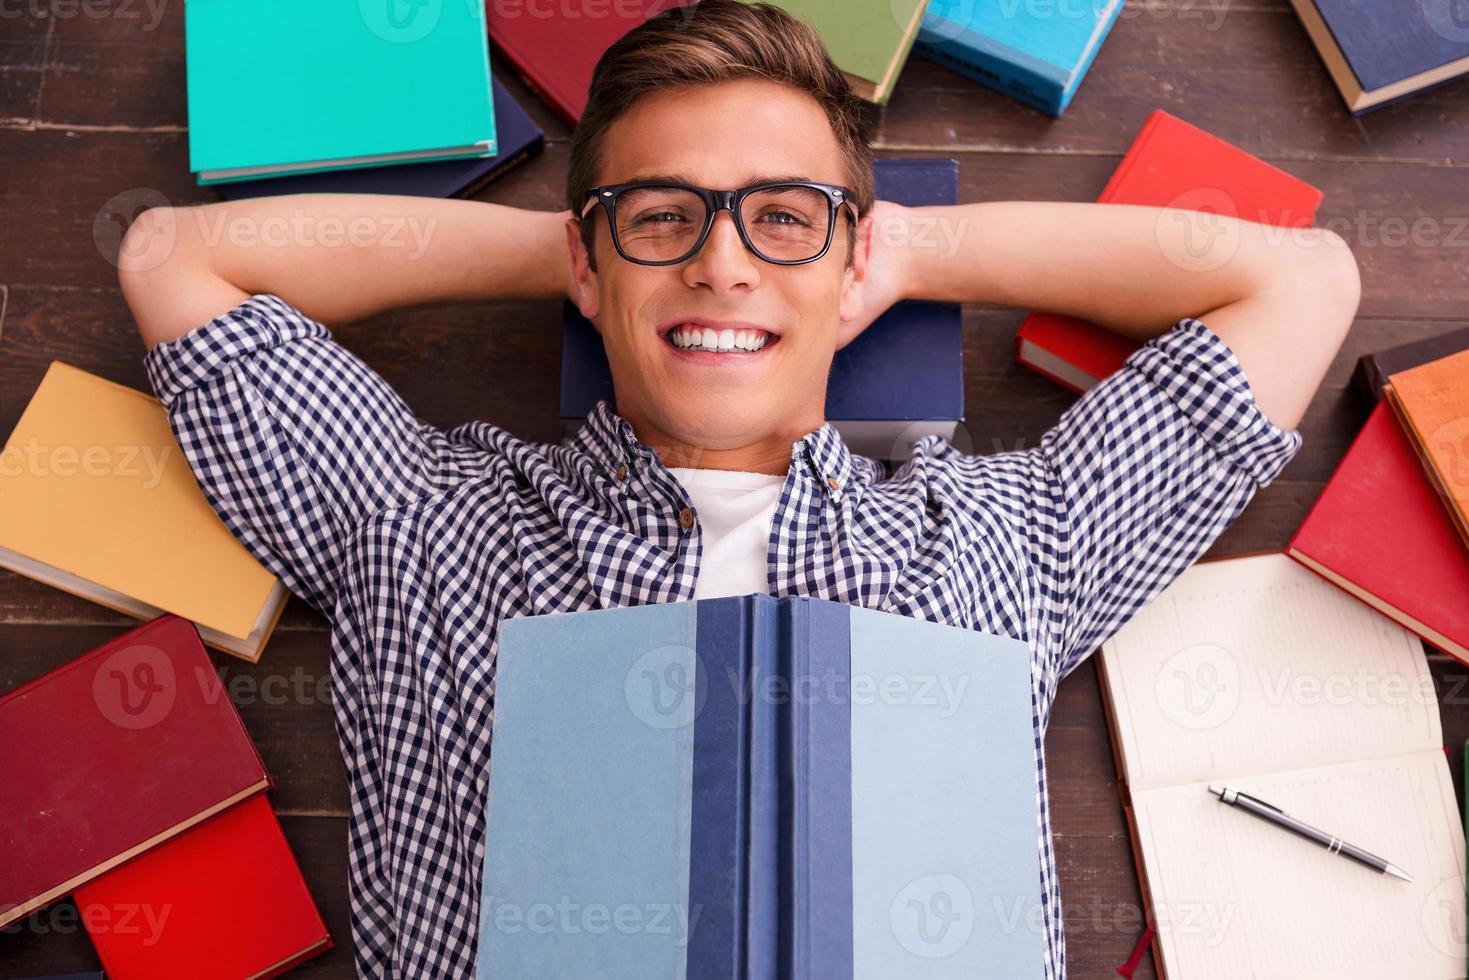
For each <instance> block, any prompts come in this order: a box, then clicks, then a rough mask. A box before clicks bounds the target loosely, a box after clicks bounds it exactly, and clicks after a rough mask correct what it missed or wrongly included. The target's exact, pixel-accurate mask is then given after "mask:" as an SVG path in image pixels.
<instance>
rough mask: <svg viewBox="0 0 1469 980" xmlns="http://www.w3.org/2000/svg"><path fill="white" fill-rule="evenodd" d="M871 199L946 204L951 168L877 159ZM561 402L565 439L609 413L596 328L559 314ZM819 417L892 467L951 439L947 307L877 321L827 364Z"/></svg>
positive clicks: (955, 411)
mask: <svg viewBox="0 0 1469 980" xmlns="http://www.w3.org/2000/svg"><path fill="white" fill-rule="evenodd" d="M873 175H874V177H875V179H876V182H877V196H878V197H879V198H881V199H884V200H889V201H894V202H896V203H898V204H902V205H906V206H909V207H918V206H921V205H927V204H956V203H958V198H959V164H958V161H956V160H917V159H883V160H878V161H876V163H875V164H874V166H873ZM562 311H563V315H562V330H561V400H560V406H559V408H558V415H559V417H560V419H561V423H562V431H563V433H564V434H566V435H571V434H573V433H575V432H576V430H577V428H579V427H580V425H581V424H582V422H583V421H584V420H585V419H586V416H587V413H588V412H590V411H591V410H592V408H594V407H595V406H596V404H597V402H598V401H599V400H601V399H606V400H607V402H608V404H609V405H614V406H615V404H616V398H615V396H614V392H613V388H612V372H611V369H610V368H609V367H608V365H607V352H606V349H605V348H604V347H603V346H602V337H601V334H599V333H597V328H596V327H595V326H593V325H592V323H591V322H590V321H589V320H587V319H586V318H585V317H583V316H582V315H581V313H580V312H579V311H578V310H577V308H576V307H575V306H574V305H573V304H571V303H570V302H567V303H565V304H563V307H562ZM826 417H827V418H828V419H829V420H831V422H832V424H833V425H835V426H836V428H837V429H838V431H840V432H841V434H842V438H843V439H844V441H846V442H847V444H848V448H849V449H851V450H852V451H853V452H856V453H860V454H862V455H865V456H872V457H874V458H876V459H902V458H905V457H906V455H907V448H906V447H909V446H911V445H912V443H913V442H916V441H917V440H918V439H920V438H922V437H924V436H926V435H929V434H931V433H937V434H938V435H941V436H943V437H944V438H946V439H947V438H952V437H953V435H954V432H955V431H956V428H957V425H958V422H959V421H961V420H962V419H963V418H964V342H963V330H962V318H961V314H960V307H959V304H957V303H930V302H920V301H906V302H902V303H897V304H895V305H894V306H893V307H892V308H891V309H889V310H888V311H887V312H886V313H884V314H883V315H882V316H880V317H878V318H877V320H875V321H874V322H873V323H872V324H871V325H870V326H869V327H868V328H867V329H866V330H864V331H862V333H860V334H858V335H857V337H856V338H855V339H853V340H852V342H851V343H849V344H847V346H845V347H843V348H842V349H840V350H838V351H837V352H836V354H835V356H834V357H833V358H832V365H831V373H830V374H829V375H828V378H827V388H826Z"/></svg>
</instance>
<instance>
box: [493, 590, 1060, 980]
mask: <svg viewBox="0 0 1469 980" xmlns="http://www.w3.org/2000/svg"><path fill="white" fill-rule="evenodd" d="M1030 662H1031V655H1030V650H1029V647H1028V646H1027V644H1025V643H1024V642H1022V641H1020V640H1016V639H1011V638H1008V637H1000V636H992V635H989V634H985V633H980V632H976V631H972V630H965V629H960V628H957V627H952V626H946V625H942V624H939V623H932V622H927V621H923V620H917V619H910V618H907V617H904V616H899V615H895V614H892V613H886V612H879V611H876V610H871V609H865V608H861V607H857V606H850V605H846V604H843V603H837V602H831V601H828V600H824V599H815V598H808V597H795V596H793V597H785V598H780V599H776V598H773V597H771V596H768V595H746V596H731V597H727V598H718V599H703V600H698V601H687V602H675V603H666V604H658V605H647V606H633V607H625V608H619V609H602V610H589V611H585V612H573V613H557V614H550V615H545V616H531V617H522V618H518V619H512V620H509V621H507V622H505V623H503V624H502V627H501V637H500V646H499V658H498V666H497V674H496V695H495V727H494V736H493V743H492V748H491V762H490V773H489V804H488V809H487V814H486V824H485V851H484V864H483V881H482V898H481V905H480V933H479V937H478V969H477V977H478V978H479V980H490V978H493V980H523V978H525V977H598V978H602V980H619V978H628V980H643V978H646V977H660V978H664V980H892V978H895V977H903V978H908V980H939V978H960V977H1005V978H1006V980H1030V978H1039V977H1042V976H1043V975H1044V935H1043V931H1042V930H1041V929H1040V928H1039V927H1036V926H1035V925H1034V923H1037V922H1039V921H1041V919H1040V916H1041V908H1042V907H1041V900H1042V899H1041V894H1040V845H1039V833H1038V829H1037V828H1038V827H1039V813H1038V801H1037V793H1036V753H1037V752H1038V751H1039V749H1038V746H1037V745H1036V743H1035V739H1034V737H1033V734H1032V721H1031V673H1030Z"/></svg>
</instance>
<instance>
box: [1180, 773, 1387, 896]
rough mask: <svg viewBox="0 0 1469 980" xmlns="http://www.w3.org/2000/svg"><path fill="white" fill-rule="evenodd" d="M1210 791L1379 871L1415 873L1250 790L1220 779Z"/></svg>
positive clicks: (1210, 786)
mask: <svg viewBox="0 0 1469 980" xmlns="http://www.w3.org/2000/svg"><path fill="white" fill-rule="evenodd" d="M1209 792H1211V793H1213V794H1214V795H1215V796H1217V797H1219V802H1220V803H1228V804H1229V805H1230V806H1233V807H1238V808H1239V809H1241V810H1245V811H1247V812H1249V813H1252V814H1254V815H1255V816H1257V817H1259V818H1261V819H1262V820H1268V821H1270V822H1271V823H1273V824H1275V825H1276V826H1277V827H1284V828H1285V829H1286V830H1289V831H1292V832H1294V833H1297V834H1300V835H1301V836H1302V837H1305V838H1307V839H1308V840H1313V841H1315V842H1316V843H1318V844H1321V845H1322V846H1324V847H1325V848H1326V850H1327V853H1330V854H1340V855H1342V856H1343V857H1349V858H1351V859H1352V860H1353V861H1357V862H1359V863H1361V864H1365V865H1367V867H1369V868H1371V869H1372V870H1373V871H1380V872H1382V873H1383V874H1387V875H1394V876H1396V877H1398V878H1401V879H1403V880H1404V881H1412V880H1413V878H1412V876H1411V875H1409V874H1408V872H1406V871H1404V870H1403V869H1402V868H1400V867H1398V866H1397V865H1395V864H1390V863H1389V862H1387V861H1384V860H1383V859H1382V858H1380V857H1378V856H1377V855H1375V854H1368V853H1367V852H1366V851H1364V850H1362V849H1361V848H1360V847H1353V846H1352V845H1351V844H1348V843H1347V842H1346V841H1344V840H1342V839H1341V838H1340V837H1333V836H1332V835H1331V834H1327V833H1323V832H1322V831H1319V830H1317V829H1316V828H1315V827H1312V826H1311V825H1310V824H1304V823H1301V822H1300V821H1299V820H1297V819H1296V818H1295V817H1293V816H1291V815H1290V814H1288V813H1286V812H1285V811H1284V810H1282V809H1281V808H1280V807H1278V806H1271V805H1270V804H1269V803H1266V802H1265V801H1264V800H1260V799H1256V798H1255V797H1253V796H1250V795H1249V794H1247V793H1241V792H1240V791H1239V790H1237V789H1235V788H1234V787H1233V786H1220V785H1219V784H1217V783H1210V784H1209Z"/></svg>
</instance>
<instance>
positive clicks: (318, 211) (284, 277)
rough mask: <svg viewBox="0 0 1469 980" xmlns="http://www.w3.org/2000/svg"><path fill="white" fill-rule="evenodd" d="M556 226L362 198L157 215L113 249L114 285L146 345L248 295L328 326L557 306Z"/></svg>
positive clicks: (291, 198)
mask: <svg viewBox="0 0 1469 980" xmlns="http://www.w3.org/2000/svg"><path fill="white" fill-rule="evenodd" d="M565 218H566V214H565V213H564V212H563V213H557V212H541V211H526V210H521V209H518V208H510V207H504V206H501V205H495V204H485V203H481V202H475V201H458V200H437V199H432V198H416V197H397V196H389V195H372V194H298V195H287V196H283V197H271V198H257V199H253V200H246V201H232V202H222V203H219V204H206V205H200V206H196V207H188V208H155V209H153V210H151V211H147V212H144V213H143V214H142V215H141V216H139V218H138V220H137V221H135V222H134V224H133V226H132V228H130V229H129V231H128V234H127V236H126V238H125V239H124V241H123V246H122V250H121V254H120V255H119V261H118V271H119V281H120V283H121V285H122V290H123V294H124V295H125V297H126V298H127V301H128V305H129V307H130V308H131V309H132V312H133V315H134V317H135V318H136V319H137V321H138V329H139V331H140V332H141V333H142V335H143V339H144V342H145V343H146V344H147V345H148V346H149V347H152V346H153V345H154V344H156V343H160V342H163V341H168V340H173V339H176V338H177V337H179V336H182V335H183V334H184V333H186V332H188V331H189V330H190V329H192V328H193V327H195V326H198V325H199V324H202V323H205V322H207V321H208V320H210V319H211V318H213V317H215V316H217V315H219V314H220V313H224V312H226V311H228V310H229V309H231V308H233V307H234V306H236V305H238V303H239V302H240V301H242V300H243V299H245V298H246V297H247V296H249V295H251V294H252V293H258V292H270V293H275V294H276V295H278V296H280V297H281V298H282V299H285V300H286V301H287V302H289V303H291V304H292V305H294V306H296V307H297V308H299V309H300V310H301V311H302V312H304V313H306V314H307V315H308V316H310V317H312V318H314V319H317V320H321V321H323V322H326V323H329V324H330V323H338V322H344V321H350V320H355V319H359V318H361V317H364V316H368V315H371V314H373V313H377V312H380V311H382V310H386V309H390V308H394V307H400V306H411V305H414V304H417V303H428V302H437V301H446V300H477V299H516V298H554V297H557V296H563V295H565V290H566V286H565V284H566V280H567V276H568V272H567V267H568V254H567V247H566V239H565V231H564V228H563V223H564V221H565Z"/></svg>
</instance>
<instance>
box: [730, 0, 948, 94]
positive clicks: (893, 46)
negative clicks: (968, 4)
mask: <svg viewBox="0 0 1469 980" xmlns="http://www.w3.org/2000/svg"><path fill="white" fill-rule="evenodd" d="M746 2H747V3H748V2H753V0H746ZM777 6H779V7H781V8H782V9H784V10H785V11H786V12H787V13H790V14H792V15H794V16H796V17H798V18H800V19H801V20H804V21H805V22H806V23H808V24H810V25H811V26H812V27H814V28H816V30H817V33H819V34H820V35H821V39H822V40H823V41H825V42H826V50H827V51H828V52H829V53H830V54H831V60H832V61H834V62H836V65H837V67H838V68H840V69H841V70H842V74H844V75H846V76H847V81H848V82H850V83H851V84H852V90H853V91H855V92H856V93H857V95H859V96H860V97H862V98H864V99H866V100H867V101H868V102H876V103H877V104H878V105H887V103H888V99H889V98H890V97H891V96H892V94H893V85H894V83H896V82H897V80H898V73H899V72H901V71H902V70H903V64H904V63H905V62H906V61H907V60H908V52H910V51H911V50H913V39H914V38H916V37H917V36H918V29H919V26H920V25H921V24H922V22H923V11H924V8H925V7H927V6H928V2H927V0H781V2H780V3H779V4H778V5H777Z"/></svg>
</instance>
